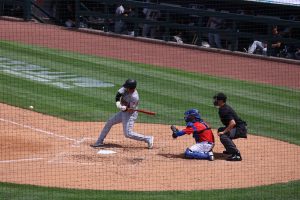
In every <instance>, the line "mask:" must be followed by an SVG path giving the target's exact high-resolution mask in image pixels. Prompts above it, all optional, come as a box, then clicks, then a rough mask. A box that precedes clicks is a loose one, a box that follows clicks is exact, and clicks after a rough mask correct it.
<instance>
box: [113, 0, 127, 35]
mask: <svg viewBox="0 0 300 200" xmlns="http://www.w3.org/2000/svg"><path fill="white" fill-rule="evenodd" d="M124 13H125V9H124V7H123V5H122V4H121V3H119V4H118V6H117V8H116V11H115V16H116V17H120V16H122V15H123V14H124ZM114 29H115V33H122V32H123V31H124V29H125V23H124V22H123V21H122V20H121V19H116V20H115V28H114Z"/></svg>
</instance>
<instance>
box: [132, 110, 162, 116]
mask: <svg viewBox="0 0 300 200" xmlns="http://www.w3.org/2000/svg"><path fill="white" fill-rule="evenodd" d="M133 111H137V112H141V113H145V114H147V115H155V114H156V113H155V112H152V111H149V110H143V109H134V110H133Z"/></svg>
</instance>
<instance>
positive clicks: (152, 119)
mask: <svg viewBox="0 0 300 200" xmlns="http://www.w3.org/2000/svg"><path fill="white" fill-rule="evenodd" d="M0 26H1V27H2V29H1V31H0V77H1V78H0V87H1V90H0V91H1V93H0V102H1V104H0V112H1V115H0V133H1V134H0V137H1V140H0V146H1V154H0V171H1V173H0V181H1V182H2V183H1V184H0V198H1V199H62V198H63V199H198V198H205V199H241V198H244V199H299V197H300V193H299V189H300V188H299V183H300V182H299V180H300V167H299V163H300V162H299V161H300V156H299V155H300V147H299V145H300V135H299V129H300V125H299V124H300V115H299V113H300V104H299V100H300V90H299V88H300V81H299V78H300V67H299V64H297V63H294V64H287V63H284V62H279V61H271V60H263V59H259V58H249V57H241V56H237V55H232V54H226V53H222V52H207V51H204V50H195V49H188V48H181V47H175V46H168V45H164V44H153V43H145V42H141V41H135V40H130V39H124V38H123V39H122V38H115V37H109V36H105V35H93V34H88V33H82V32H75V31H71V30H66V29H63V28H59V27H55V26H45V25H44V26H43V25H38V24H34V23H29V22H26V23H25V22H8V21H3V20H2V21H0ZM127 78H134V79H136V80H137V81H138V91H139V94H140V99H141V100H140V108H143V109H147V110H151V111H154V112H156V113H157V114H156V115H155V116H149V115H144V114H142V113H140V114H139V118H138V121H137V123H136V124H135V127H134V129H135V130H136V131H138V132H140V133H143V134H147V135H153V136H154V138H155V141H154V148H153V149H150V150H149V149H147V148H146V144H144V143H141V142H136V141H133V140H130V139H127V138H125V137H124V135H123V133H122V127H121V126H120V125H116V126H115V127H113V129H112V130H111V132H110V133H109V135H108V137H107V139H106V142H107V143H108V148H107V150H112V151H114V152H115V153H114V154H110V155H101V154H98V150H96V149H93V148H90V146H89V145H90V144H91V143H93V142H95V140H96V139H97V137H98V135H99V132H100V131H101V129H102V127H103V126H104V123H105V121H106V120H107V119H108V118H109V117H110V116H111V115H112V114H113V113H115V112H117V109H116V107H115V103H114V102H115V94H116V91H117V90H118V89H119V88H120V87H121V86H122V84H123V83H124V81H125V80H126V79H127ZM217 92H224V93H226V94H227V96H228V103H229V104H230V105H232V106H233V107H235V109H236V110H237V112H238V113H239V115H240V116H241V117H242V118H243V119H245V120H246V121H247V123H248V129H249V133H250V134H249V137H248V138H247V139H238V140H236V144H237V146H238V147H239V148H240V150H241V153H242V155H243V158H244V159H243V161H242V162H238V163H236V162H233V163H231V162H228V161H226V157H225V156H224V155H223V154H222V151H223V150H224V148H223V146H222V144H221V143H220V141H219V139H218V136H217V135H216V131H215V129H216V128H218V127H219V126H221V124H220V121H219V118H218V111H217V109H216V108H215V107H214V106H213V104H212V96H213V95H214V94H216V93H217ZM190 108H197V109H199V110H200V112H201V116H202V117H203V118H204V119H205V120H206V121H207V122H209V123H210V124H211V126H212V127H213V128H214V134H215V137H216V146H215V148H214V152H215V158H216V159H215V161H213V162H209V161H205V160H188V159H184V157H183V152H184V151H185V149H186V148H187V147H189V146H191V145H192V144H193V143H194V140H193V138H192V137H189V136H185V137H181V138H178V139H177V140H173V139H172V137H171V131H170V128H169V127H170V125H171V124H175V125H177V126H178V127H180V128H182V127H184V125H185V123H184V120H183V113H184V111H186V110H187V109H190Z"/></svg>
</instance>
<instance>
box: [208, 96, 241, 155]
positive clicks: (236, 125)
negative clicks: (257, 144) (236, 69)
mask: <svg viewBox="0 0 300 200" xmlns="http://www.w3.org/2000/svg"><path fill="white" fill-rule="evenodd" d="M213 99H214V106H216V107H218V108H219V117H220V120H221V122H222V124H223V125H224V126H225V127H220V128H219V129H218V136H220V141H221V142H222V144H223V146H224V147H225V149H226V150H225V151H223V154H228V155H230V156H229V157H228V158H227V160H228V161H241V160H242V156H241V153H240V151H239V150H238V148H237V147H236V145H235V144H234V143H233V141H232V140H233V139H237V138H247V128H246V126H247V123H246V122H245V121H243V120H242V119H241V118H240V117H239V116H238V115H237V114H236V112H235V111H234V110H233V109H232V108H231V107H230V106H229V105H227V104H226V100H227V97H226V95H225V94H224V93H218V94H216V95H215V96H214V97H213Z"/></svg>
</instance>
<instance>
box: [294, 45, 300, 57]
mask: <svg viewBox="0 0 300 200" xmlns="http://www.w3.org/2000/svg"><path fill="white" fill-rule="evenodd" d="M295 59H296V60H300V48H297V50H296V52H295Z"/></svg>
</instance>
